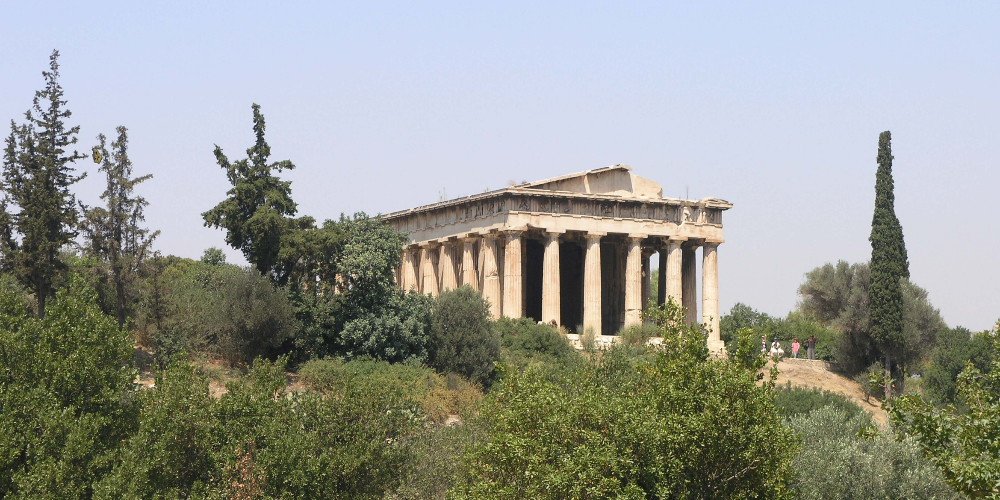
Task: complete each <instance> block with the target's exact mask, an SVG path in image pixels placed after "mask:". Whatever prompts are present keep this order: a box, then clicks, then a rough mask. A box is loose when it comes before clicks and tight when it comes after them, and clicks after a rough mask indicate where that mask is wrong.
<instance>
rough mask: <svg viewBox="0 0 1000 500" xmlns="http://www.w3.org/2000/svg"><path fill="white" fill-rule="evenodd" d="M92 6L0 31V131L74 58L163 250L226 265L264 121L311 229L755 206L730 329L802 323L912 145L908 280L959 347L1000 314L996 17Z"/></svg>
mask: <svg viewBox="0 0 1000 500" xmlns="http://www.w3.org/2000/svg"><path fill="white" fill-rule="evenodd" d="M83 4H85V6H80V5H60V4H54V3H48V2H8V3H6V5H4V6H3V8H2V11H0V119H4V120H8V119H12V118H14V119H18V120H20V118H21V115H22V113H23V112H24V111H25V110H26V109H28V107H29V106H30V103H31V98H32V93H33V92H34V91H35V90H36V89H39V88H40V87H41V86H42V77H41V71H42V70H43V69H45V68H46V64H47V60H48V55H49V53H50V52H51V50H52V49H53V48H58V49H59V50H60V51H61V53H62V59H61V63H62V75H63V77H62V83H63V86H64V88H65V90H66V97H67V98H68V99H69V108H70V109H71V110H72V111H73V113H74V115H73V120H72V123H75V124H80V125H81V126H82V132H81V149H82V150H89V149H90V147H91V146H92V145H93V143H94V139H93V138H94V137H95V136H96V135H97V134H98V133H100V132H103V133H105V134H108V135H111V134H113V133H114V127H115V126H116V125H119V124H123V125H126V126H127V127H128V128H129V130H130V132H131V151H130V152H131V156H132V159H133V161H134V163H135V168H136V170H137V173H152V174H154V175H155V178H154V179H153V180H152V181H150V182H149V183H148V184H145V185H143V189H142V191H143V193H144V194H145V195H146V196H147V198H148V199H149V200H150V202H151V206H150V207H149V209H148V221H149V225H150V226H151V227H153V228H158V229H161V230H162V231H163V235H162V236H161V238H160V239H159V241H158V248H159V249H160V250H162V251H164V252H168V253H174V254H178V255H182V256H187V257H195V258H196V257H198V256H200V255H201V252H202V250H203V249H204V248H206V247H209V246H213V245H215V246H224V245H223V234H222V232H221V231H216V230H212V229H208V228H204V227H202V220H201V216H200V213H201V212H203V211H205V210H207V209H209V208H211V207H212V206H213V205H214V204H215V203H217V202H218V201H220V200H221V199H222V198H223V196H224V193H225V191H226V189H227V186H228V185H227V182H226V179H225V176H224V174H223V172H222V170H221V169H219V168H218V167H217V166H216V164H215V162H214V158H213V156H212V149H213V144H219V145H220V146H222V147H223V148H224V149H225V151H226V152H227V153H228V154H229V155H230V157H231V158H234V157H241V156H242V155H243V152H244V150H245V149H246V148H247V147H248V146H249V145H250V144H251V141H252V139H253V136H252V132H251V113H250V104H251V103H253V102H257V103H259V104H261V106H263V111H264V113H265V116H266V118H267V126H268V131H267V137H268V141H269V142H270V144H271V146H272V150H273V153H274V159H276V160H280V159H290V160H292V161H293V162H294V163H295V164H296V165H297V167H298V168H297V169H296V170H295V171H294V172H291V173H289V174H287V178H289V179H291V180H292V181H294V182H293V185H292V188H293V195H294V198H295V200H296V201H297V202H298V203H299V207H300V210H301V213H304V214H309V215H312V216H315V217H316V218H318V219H325V218H336V217H338V216H339V214H340V213H341V212H347V213H351V212H355V211H365V212H368V213H379V212H382V213H386V212H391V211H395V210H398V209H403V208H408V207H411V206H415V205H420V204H425V203H430V202H434V201H437V200H438V196H439V193H441V192H442V190H446V192H447V195H448V196H449V197H454V196H459V195H466V194H471V193H474V192H480V191H482V190H483V189H485V188H487V187H489V188H493V189H495V188H499V187H503V186H505V185H506V183H507V181H508V180H511V179H513V180H517V181H521V180H537V179H542V178H546V177H551V176H556V175H561V174H566V173H571V172H577V171H581V170H586V169H591V168H598V167H602V166H607V165H611V164H615V163H625V164H628V165H631V166H632V167H633V169H634V171H635V173H636V174H638V175H641V176H644V177H648V178H651V179H653V180H656V181H658V182H660V183H661V184H662V185H663V188H664V192H665V194H666V195H667V196H683V195H684V193H685V192H686V191H685V190H689V192H690V196H691V197H692V198H701V197H705V196H716V197H719V198H723V199H726V200H729V201H731V202H732V203H734V204H735V207H734V208H733V209H732V210H731V211H729V212H727V213H726V215H725V217H724V223H725V228H726V229H725V231H726V243H725V244H723V245H722V246H721V247H720V250H719V266H720V286H721V301H722V308H723V310H728V309H729V308H730V307H731V306H732V305H733V304H734V303H735V302H737V301H742V302H746V303H748V304H750V305H751V306H753V307H756V308H758V309H762V310H764V311H766V312H768V313H771V314H779V315H783V314H785V313H787V312H788V311H789V310H790V309H792V308H793V307H794V306H795V303H796V301H797V300H798V296H797V295H796V288H797V287H798V285H799V284H800V283H801V281H802V277H803V273H805V272H806V271H808V270H810V269H812V268H814V267H816V266H818V265H821V264H823V263H825V262H832V261H836V260H838V259H845V260H848V261H851V262H856V261H864V260H867V259H868V257H869V254H870V251H871V249H870V246H869V243H868V240H867V238H868V233H869V229H870V224H871V212H872V206H873V203H874V187H873V186H874V180H875V168H876V164H875V155H876V145H877V140H878V134H879V132H881V131H883V130H891V131H892V134H893V144H892V146H893V152H894V154H895V157H896V160H895V164H894V175H895V180H896V211H897V214H898V215H899V218H900V220H901V222H902V224H903V230H904V233H905V235H906V244H907V248H908V250H909V255H910V269H911V272H912V279H913V280H914V281H915V282H916V283H917V284H919V285H920V286H922V287H924V288H926V289H927V290H928V291H929V293H930V300H931V301H932V302H933V303H934V305H935V306H937V307H939V308H940V309H941V312H942V314H943V315H944V318H945V320H946V321H947V322H948V324H949V325H953V326H954V325H964V326H967V327H969V328H973V329H985V328H988V327H990V326H991V325H992V324H993V322H994V321H995V320H996V318H997V317H1000V262H998V259H997V255H998V248H1000V236H998V234H1000V222H998V219H997V208H996V207H997V205H996V199H995V198H996V191H997V185H998V183H1000V169H998V167H1000V140H998V138H1000V64H998V63H1000V3H996V2H939V3H937V4H920V3H917V2H898V3H876V2H857V3H849V2H837V3H829V4H819V3H818V2H789V3H766V4H764V3H763V2H733V3H709V2H684V3H683V4H680V5H674V6H669V5H662V3H661V2H657V3H650V4H638V3H633V4H629V5H623V3H622V2H614V3H606V4H605V3H585V2H566V3H547V4H545V5H541V2H525V3H517V2H511V1H507V2H498V3H495V4H486V3H483V2H456V3H453V4H445V3H438V4H433V5H423V6H418V5H415V2H406V3H399V4H388V3H375V2H343V3H332V2H322V3H319V2H317V3H315V4H306V3H299V2H280V5H279V2H274V3H273V4H264V3H252V2H234V3H229V4H226V3H222V2H191V3H188V2H176V1H175V2H161V3H160V5H146V4H151V2H127V3H125V2H123V3H121V4H110V3H105V2H98V1H92V2H85V3H83ZM751 4H755V5H751ZM760 4H763V5H760ZM5 134H6V133H5ZM79 167H80V168H81V169H82V170H85V171H89V172H92V173H93V172H95V165H94V164H93V163H92V162H90V161H89V160H87V161H86V162H84V163H81V164H80V165H79ZM101 189H102V186H101V180H100V179H99V177H98V176H96V175H91V177H90V178H89V179H87V180H86V181H85V182H84V183H83V185H82V186H80V188H79V192H80V197H81V198H82V199H83V201H85V202H88V203H94V202H96V201H97V195H98V194H99V193H100V191H101ZM227 251H228V253H229V256H230V260H237V254H236V252H234V251H232V250H231V249H227Z"/></svg>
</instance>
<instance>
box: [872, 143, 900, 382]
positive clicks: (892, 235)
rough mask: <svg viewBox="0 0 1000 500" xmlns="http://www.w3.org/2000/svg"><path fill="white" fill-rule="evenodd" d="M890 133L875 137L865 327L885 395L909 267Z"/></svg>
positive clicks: (896, 351)
mask: <svg viewBox="0 0 1000 500" xmlns="http://www.w3.org/2000/svg"><path fill="white" fill-rule="evenodd" d="M891 140H892V135H891V134H890V133H889V131H885V132H882V134H881V135H879V138H878V157H877V162H878V171H877V173H876V174H875V213H874V215H873V217H872V233H871V236H870V237H869V238H868V240H869V241H870V242H871V244H872V261H871V282H870V284H869V288H868V295H869V300H870V304H869V313H868V315H869V328H870V331H871V336H872V338H873V339H874V340H875V342H876V343H877V344H878V347H879V349H880V350H881V351H882V355H883V357H884V359H885V363H884V365H885V380H886V383H885V394H886V398H889V397H890V396H891V394H892V387H891V382H890V376H891V373H892V365H891V361H892V359H893V358H895V357H896V355H897V354H898V353H899V352H900V351H901V350H902V349H903V347H904V345H903V344H904V337H903V291H902V286H901V284H900V280H902V279H903V278H909V276H910V268H909V263H908V262H907V257H906V244H905V243H904V242H903V227H902V226H901V225H900V224H899V219H897V218H896V210H895V208H894V205H895V195H894V194H893V189H894V186H893V180H892V146H891Z"/></svg>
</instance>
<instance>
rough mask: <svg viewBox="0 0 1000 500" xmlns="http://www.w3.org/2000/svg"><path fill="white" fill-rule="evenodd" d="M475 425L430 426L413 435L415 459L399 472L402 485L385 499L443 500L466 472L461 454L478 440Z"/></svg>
mask: <svg viewBox="0 0 1000 500" xmlns="http://www.w3.org/2000/svg"><path fill="white" fill-rule="evenodd" d="M476 435H477V432H476V428H475V426H472V425H468V424H463V425H453V426H442V427H431V428H429V429H425V430H424V432H421V433H420V434H418V435H416V436H414V437H413V439H412V440H411V441H410V443H409V445H410V447H411V450H412V456H413V458H414V459H413V460H411V461H410V462H409V463H408V464H406V465H405V466H404V467H403V468H402V469H401V470H400V471H399V476H400V485H399V487H398V488H397V489H396V491H394V492H392V493H389V494H388V495H386V497H385V498H386V500H425V499H441V500H444V498H445V495H446V494H447V492H448V490H450V489H451V488H452V487H453V486H454V485H456V484H458V483H459V481H461V479H462V478H463V477H464V476H465V475H466V474H467V472H466V470H465V464H464V463H463V461H462V454H463V453H464V452H465V450H466V449H467V448H468V447H469V446H471V445H472V444H473V443H474V442H475V440H476Z"/></svg>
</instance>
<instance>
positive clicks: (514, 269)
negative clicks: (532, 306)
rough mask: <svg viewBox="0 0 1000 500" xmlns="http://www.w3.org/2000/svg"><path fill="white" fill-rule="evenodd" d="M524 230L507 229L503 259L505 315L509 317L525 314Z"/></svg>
mask: <svg viewBox="0 0 1000 500" xmlns="http://www.w3.org/2000/svg"><path fill="white" fill-rule="evenodd" d="M523 232H524V231H523V230H519V229H515V230H511V231H507V232H506V233H507V244H506V245H505V246H504V261H503V266H504V267H503V315H504V316H506V317H508V318H520V317H522V316H524V300H523V299H524V280H523V279H522V277H521V263H522V262H523V261H522V258H521V251H522V248H521V247H522V245H521V235H522V234H523Z"/></svg>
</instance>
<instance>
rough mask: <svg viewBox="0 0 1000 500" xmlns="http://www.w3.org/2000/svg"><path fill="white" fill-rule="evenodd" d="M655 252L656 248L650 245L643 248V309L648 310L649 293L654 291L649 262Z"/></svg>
mask: <svg viewBox="0 0 1000 500" xmlns="http://www.w3.org/2000/svg"><path fill="white" fill-rule="evenodd" d="M653 253H655V250H653V249H652V248H649V247H645V248H643V249H642V304H641V309H642V310H646V304H647V303H649V294H651V293H652V284H651V282H652V276H651V275H650V273H651V272H652V268H651V266H650V263H649V258H650V257H651V256H652V255H653Z"/></svg>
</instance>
